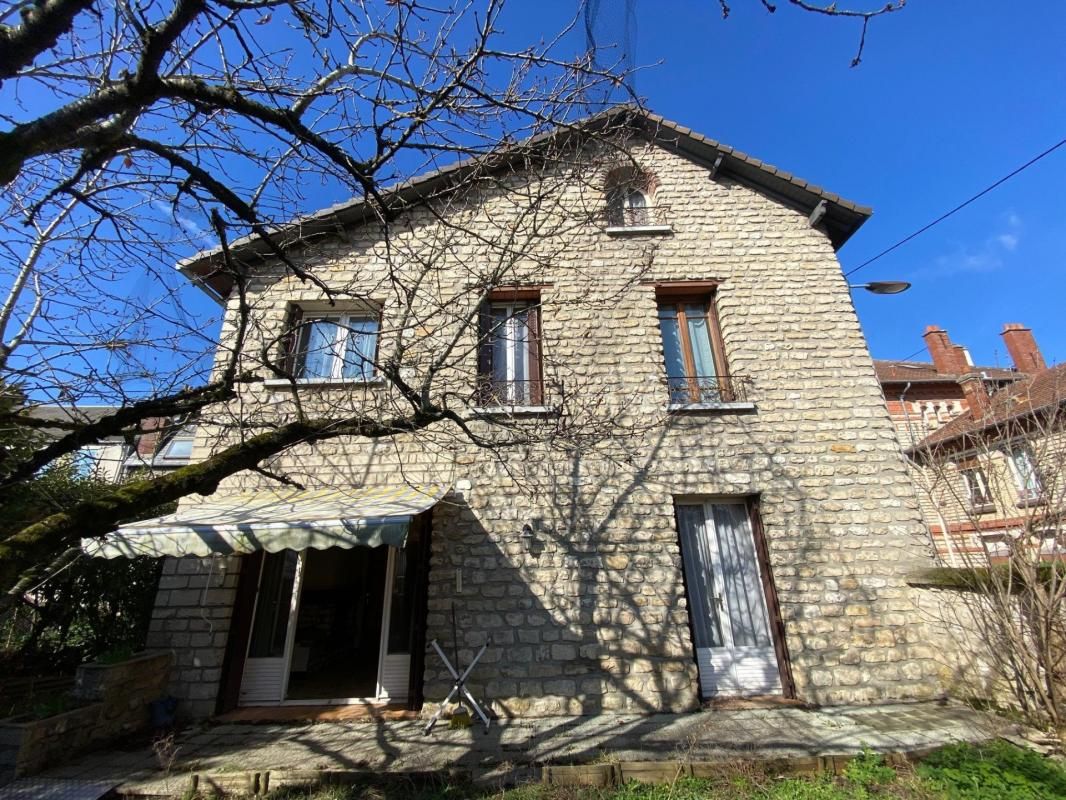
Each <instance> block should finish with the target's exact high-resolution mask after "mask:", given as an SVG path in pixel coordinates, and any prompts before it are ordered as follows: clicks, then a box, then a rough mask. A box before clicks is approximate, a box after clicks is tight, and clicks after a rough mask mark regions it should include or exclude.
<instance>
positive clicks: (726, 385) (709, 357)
mask: <svg viewBox="0 0 1066 800" xmlns="http://www.w3.org/2000/svg"><path fill="white" fill-rule="evenodd" d="M659 330H660V332H661V333H662V339H663V358H664V361H665V366H666V383H667V388H668V393H669V398H670V404H671V405H692V404H702V403H707V404H719V403H729V402H734V401H736V400H738V399H742V398H740V397H739V396H738V395H739V392H738V389H739V387H738V386H736V385H735V381H733V380H731V377H730V375H729V370H728V369H727V368H726V363H725V351H724V349H723V347H722V340H721V335H720V333H719V330H718V320H717V315H716V314H715V309H714V297H713V295H705V296H702V297H699V296H697V297H692V296H689V297H684V296H681V297H671V296H665V297H663V296H660V297H659Z"/></svg>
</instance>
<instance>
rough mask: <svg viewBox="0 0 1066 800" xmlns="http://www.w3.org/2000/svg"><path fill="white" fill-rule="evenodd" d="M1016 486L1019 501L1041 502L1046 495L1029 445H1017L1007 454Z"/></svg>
mask: <svg viewBox="0 0 1066 800" xmlns="http://www.w3.org/2000/svg"><path fill="white" fill-rule="evenodd" d="M1007 460H1008V463H1009V464H1010V471H1011V475H1012V477H1013V478H1014V486H1015V488H1016V489H1017V490H1018V499H1019V500H1022V501H1024V500H1039V499H1040V497H1041V495H1042V494H1043V493H1044V487H1043V485H1042V483H1041V481H1040V473H1039V472H1038V471H1037V467H1036V459H1035V458H1034V457H1033V451H1032V449H1031V448H1030V447H1029V445H1027V444H1020V445H1015V446H1014V447H1012V448H1011V449H1010V450H1009V451H1008V453H1007Z"/></svg>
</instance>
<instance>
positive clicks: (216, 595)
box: [147, 556, 241, 717]
mask: <svg viewBox="0 0 1066 800" xmlns="http://www.w3.org/2000/svg"><path fill="white" fill-rule="evenodd" d="M240 565H241V560H240V559H239V558H226V557H221V556H220V557H218V558H204V559H200V558H167V559H166V560H165V561H164V562H163V571H162V574H161V575H160V577H159V591H158V593H157V594H156V600H155V610H154V611H153V613H152V621H151V623H150V626H149V629H148V641H147V646H148V649H149V650H152V651H161V652H170V653H171V654H172V655H173V663H172V665H171V669H170V677H169V686H168V689H167V691H168V692H169V693H170V695H171V696H173V697H176V698H179V700H180V705H179V707H178V713H179V715H181V716H183V717H207V716H210V715H211V714H213V713H215V698H216V697H217V696H218V691H219V685H220V683H221V680H222V661H223V658H224V656H225V654H226V639H227V637H228V636H229V624H230V617H231V616H232V615H233V601H234V597H235V595H236V591H237V578H238V575H239V573H240Z"/></svg>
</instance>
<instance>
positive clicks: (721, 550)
mask: <svg viewBox="0 0 1066 800" xmlns="http://www.w3.org/2000/svg"><path fill="white" fill-rule="evenodd" d="M676 510H677V524H678V532H679V534H680V538H681V559H682V563H683V566H684V570H685V585H686V588H687V591H688V598H689V607H690V617H691V620H692V632H693V639H694V644H695V646H696V647H697V648H704V647H764V648H765V647H772V646H773V640H772V638H771V634H770V620H769V615H768V610H767V606H766V594H765V590H764V589H763V584H762V576H761V574H760V572H759V562H758V557H757V555H756V552H755V539H754V537H753V533H752V529H751V519H750V517H749V516H748V509H747V506H746V505H745V504H743V503H691V504H689V503H680V504H678V505H677V508H676Z"/></svg>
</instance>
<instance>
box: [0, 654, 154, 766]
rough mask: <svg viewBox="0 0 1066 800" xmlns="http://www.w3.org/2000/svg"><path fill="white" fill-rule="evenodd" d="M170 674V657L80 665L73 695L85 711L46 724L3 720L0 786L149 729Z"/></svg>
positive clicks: (79, 708)
mask: <svg viewBox="0 0 1066 800" xmlns="http://www.w3.org/2000/svg"><path fill="white" fill-rule="evenodd" d="M169 670H170V655H169V654H167V653H157V654H148V655H140V656H135V657H134V658H131V659H128V660H126V661H123V662H120V663H117V664H82V665H81V666H80V667H78V670H77V673H76V675H75V682H74V690H73V691H72V693H71V694H72V696H73V698H74V700H75V702H78V703H82V705H79V706H77V707H76V708H74V709H72V710H71V711H66V712H64V713H61V714H56V715H54V716H51V717H45V718H42V719H34V718H32V715H26V716H25V717H21V718H15V719H8V720H0V785H2V784H3V783H5V782H6V781H7V780H9V779H12V778H18V777H21V776H23V775H31V774H33V773H35V772H40V771H41V770H42V769H44V768H46V767H48V766H51V765H53V764H58V763H62V762H63V761H64V760H66V759H69V758H71V757H72V756H74V755H76V754H78V753H81V752H83V751H85V750H89V749H92V748H98V747H101V746H103V745H105V744H107V743H108V742H112V741H114V740H115V739H116V738H118V737H121V736H127V735H129V734H131V733H134V732H137V731H140V730H143V729H145V728H147V727H148V725H149V722H150V713H149V706H150V704H151V703H152V702H153V701H155V700H158V699H160V698H161V697H163V696H164V694H165V692H166V687H167V677H168V674H169Z"/></svg>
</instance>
